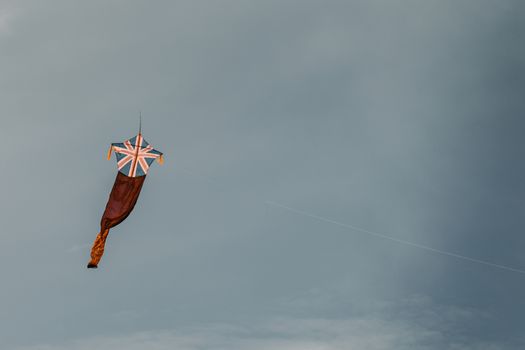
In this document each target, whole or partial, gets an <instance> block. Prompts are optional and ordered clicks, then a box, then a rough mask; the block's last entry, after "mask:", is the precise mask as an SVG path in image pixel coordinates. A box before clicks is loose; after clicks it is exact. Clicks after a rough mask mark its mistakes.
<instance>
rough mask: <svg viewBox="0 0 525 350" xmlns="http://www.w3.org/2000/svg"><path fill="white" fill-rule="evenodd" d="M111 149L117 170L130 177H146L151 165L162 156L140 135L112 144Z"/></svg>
mask: <svg viewBox="0 0 525 350" xmlns="http://www.w3.org/2000/svg"><path fill="white" fill-rule="evenodd" d="M111 147H112V149H113V150H114V151H115V155H116V156H117V167H118V170H119V171H120V172H121V173H122V174H124V175H126V176H130V177H137V176H143V175H146V174H147V173H148V170H149V167H150V165H151V163H153V162H154V161H155V159H157V158H158V157H160V156H162V153H161V152H159V151H157V150H156V149H154V148H153V147H152V146H151V145H150V144H149V143H148V142H147V141H146V140H144V138H143V137H142V134H140V133H139V134H138V135H137V136H134V137H132V138H130V139H129V140H126V141H124V142H121V143H113V144H111Z"/></svg>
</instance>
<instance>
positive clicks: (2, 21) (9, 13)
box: [0, 7, 15, 35]
mask: <svg viewBox="0 0 525 350" xmlns="http://www.w3.org/2000/svg"><path fill="white" fill-rule="evenodd" d="M14 17H15V10H13V9H11V8H6V7H0V35H5V34H9V33H10V29H11V23H12V21H13V18H14Z"/></svg>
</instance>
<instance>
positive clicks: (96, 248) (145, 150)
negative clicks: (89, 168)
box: [87, 128, 164, 268]
mask: <svg viewBox="0 0 525 350" xmlns="http://www.w3.org/2000/svg"><path fill="white" fill-rule="evenodd" d="M112 151H114V152H115V155H116V157H117V167H118V173H117V178H116V179H115V183H114V185H113V189H112V190H111V193H110V195H109V199H108V203H107V204H106V210H105V211H104V214H103V215H102V219H101V220H100V232H99V234H98V235H97V238H96V239H95V242H94V243H93V247H92V248H91V260H90V262H89V263H88V265H87V267H88V268H97V266H98V263H99V262H100V259H101V258H102V255H103V254H104V246H105V244H106V238H107V237H108V233H109V229H110V228H112V227H114V226H117V225H118V224H120V223H121V222H122V221H124V220H125V219H126V218H127V217H128V215H129V214H130V213H131V211H132V210H133V207H134V206H135V203H137V199H138V198H139V194H140V190H141V189H142V185H143V184H144V180H145V179H146V174H147V173H148V170H149V167H150V165H151V164H152V163H153V162H154V161H155V160H157V161H158V162H159V164H163V162H164V159H163V156H162V152H159V151H157V150H156V149H154V148H153V147H152V146H151V145H150V144H149V143H148V142H146V140H144V138H143V137H142V134H141V131H140V128H139V133H138V135H137V136H135V137H132V138H131V139H129V140H126V141H124V142H122V143H112V144H111V147H110V148H109V151H108V160H109V159H111V153H112Z"/></svg>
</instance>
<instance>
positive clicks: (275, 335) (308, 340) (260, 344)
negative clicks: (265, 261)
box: [14, 296, 508, 350]
mask: <svg viewBox="0 0 525 350" xmlns="http://www.w3.org/2000/svg"><path fill="white" fill-rule="evenodd" d="M480 317H481V318H484V317H489V316H488V315H483V314H480V313H479V312H477V311H474V310H469V309H465V308H458V307H450V306H441V305H438V304H436V303H434V302H432V301H431V300H430V299H429V298H426V297H422V296H414V297H411V298H407V299H406V300H402V301H400V302H399V303H389V302H385V303H381V304H378V305H376V307H375V311H374V312H368V313H366V315H365V314H361V313H359V312H357V313H356V315H355V316H354V317H347V318H339V319H337V318H322V317H318V318H289V317H287V318H281V319H272V320H269V321H265V322H260V323H255V324H252V325H250V326H246V325H238V324H218V323H215V324H208V325H200V326H194V327H183V328H180V329H173V330H154V331H143V332H136V333H132V334H122V335H115V336H102V337H93V338H87V339H78V340H74V341H71V342H68V343H64V344H57V345H51V344H48V345H34V346H30V347H24V348H16V349H14V350H66V349H68V350H88V349H112V350H121V349H122V350H124V349H125V350H146V349H147V350H168V349H170V350H171V349H178V350H197V349H199V350H202V349H217V350H226V349H228V350H241V349H243V350H244V349H250V350H269V349H272V350H299V349H300V350H352V349H359V350H361V349H369V350H386V349H396V350H408V349H418V350H425V349H426V350H433V349H452V350H470V349H476V350H498V349H504V348H505V349H508V347H507V346H508V344H498V343H495V342H490V341H483V340H479V339H478V340H476V339H472V338H469V337H468V336H466V335H458V334H457V333H458V327H457V326H458V324H461V323H462V322H469V321H473V320H474V319H476V318H480ZM454 333H456V334H454Z"/></svg>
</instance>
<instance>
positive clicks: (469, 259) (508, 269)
mask: <svg viewBox="0 0 525 350" xmlns="http://www.w3.org/2000/svg"><path fill="white" fill-rule="evenodd" d="M266 204H269V205H272V206H274V207H278V208H281V209H285V210H287V211H290V212H292V213H295V214H299V215H303V216H307V217H310V218H312V219H316V220H319V221H323V222H326V223H329V224H333V225H337V226H339V227H343V228H346V229H349V230H353V231H359V232H362V233H366V234H368V235H371V236H375V237H379V238H382V239H386V240H389V241H392V242H396V243H399V244H404V245H409V246H412V247H415V248H419V249H423V250H426V251H430V252H433V253H436V254H440V255H445V256H450V257H454V258H456V259H461V260H466V261H470V262H473V263H477V264H482V265H486V266H491V267H495V268H498V269H502V270H507V271H512V272H517V273H521V274H525V270H521V269H517V268H514V267H511V266H506V265H501V264H496V263H492V262H490V261H485V260H480V259H476V258H471V257H468V256H465V255H461V254H456V253H452V252H448V251H445V250H441V249H436V248H432V247H429V246H426V245H423V244H418V243H414V242H411V241H407V240H404V239H399V238H394V237H391V236H387V235H385V234H382V233H379V232H374V231H370V230H367V229H364V228H361V227H357V226H353V225H348V224H345V223H342V222H339V221H335V220H332V219H328V218H325V217H322V216H319V215H315V214H311V213H308V212H306V211H303V210H299V209H295V208H292V207H289V206H286V205H284V204H280V203H276V202H272V201H266Z"/></svg>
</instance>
